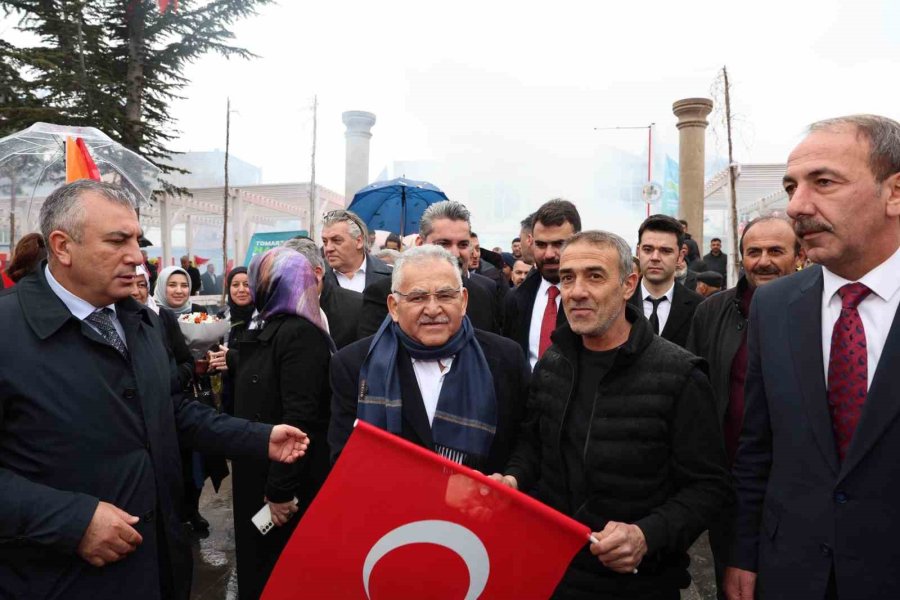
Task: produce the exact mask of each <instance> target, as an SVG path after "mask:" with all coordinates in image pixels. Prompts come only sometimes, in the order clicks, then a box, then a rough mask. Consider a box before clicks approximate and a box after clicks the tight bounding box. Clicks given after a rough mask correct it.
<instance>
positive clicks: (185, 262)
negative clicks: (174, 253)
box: [181, 254, 203, 296]
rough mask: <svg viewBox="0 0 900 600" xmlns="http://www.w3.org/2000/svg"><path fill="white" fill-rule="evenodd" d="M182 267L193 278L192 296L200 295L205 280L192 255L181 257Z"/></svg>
mask: <svg viewBox="0 0 900 600" xmlns="http://www.w3.org/2000/svg"><path fill="white" fill-rule="evenodd" d="M181 268H182V269H184V270H185V271H187V274H188V276H189V277H190V278H191V296H198V295H199V294H200V288H202V287H203V280H202V279H201V278H200V269H198V268H197V267H195V266H194V264H193V263H192V262H191V257H189V256H188V255H187V254H185V255H184V256H182V257H181Z"/></svg>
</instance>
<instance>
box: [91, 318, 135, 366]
mask: <svg viewBox="0 0 900 600" xmlns="http://www.w3.org/2000/svg"><path fill="white" fill-rule="evenodd" d="M111 313H112V309H110V308H100V309H97V310H95V311H94V312H92V313H91V314H89V315H88V316H87V318H86V319H85V321H87V322H88V323H90V324H91V325H93V326H94V327H95V328H96V329H97V331H99V332H100V335H102V336H103V339H105V340H106V341H107V342H109V343H110V345H112V347H113V348H115V349H116V350H118V351H119V354H121V355H122V356H124V357H125V358H126V359H127V358H128V349H127V348H126V347H125V342H123V341H122V338H121V337H119V332H118V331H116V326H115V325H113V322H112V317H111V316H110V314H111Z"/></svg>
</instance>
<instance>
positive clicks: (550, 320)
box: [503, 199, 581, 369]
mask: <svg viewBox="0 0 900 600" xmlns="http://www.w3.org/2000/svg"><path fill="white" fill-rule="evenodd" d="M531 225H532V233H531V236H530V240H531V244H530V245H531V250H532V252H533V254H534V264H535V266H536V267H537V268H536V269H535V270H534V271H532V272H531V274H530V275H528V277H526V278H525V281H524V282H522V285H520V286H519V287H517V288H516V289H514V290H512V291H510V293H509V294H507V295H506V303H505V305H504V311H503V312H504V325H503V335H505V336H506V337H508V338H510V339H511V340H514V341H516V342H518V343H519V345H520V346H521V347H522V350H523V351H524V352H525V356H527V357H528V361H529V363H530V364H531V368H532V369H533V368H534V365H535V364H536V363H537V361H538V359H539V358H540V357H541V355H542V354H543V353H544V351H545V350H546V349H547V348H549V347H550V334H551V333H553V330H554V329H556V327H557V326H559V325H561V324H563V323H565V322H566V313H565V311H564V310H563V307H562V303H561V302H560V300H559V255H560V252H561V250H562V246H563V243H564V242H565V241H566V240H567V239H568V238H570V237H571V236H572V235H574V234H576V233H578V232H579V231H581V216H580V215H579V214H578V209H576V208H575V205H574V204H572V203H571V202H569V201H568V200H562V199H555V200H550V201H549V202H546V203H544V205H543V206H541V207H540V208H539V209H538V210H537V212H536V213H534V217H533V219H532V222H531Z"/></svg>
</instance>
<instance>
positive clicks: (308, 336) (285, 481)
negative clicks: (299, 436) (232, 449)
mask: <svg viewBox="0 0 900 600" xmlns="http://www.w3.org/2000/svg"><path fill="white" fill-rule="evenodd" d="M248 274H249V277H250V291H251V293H252V295H253V305H254V307H255V308H256V311H257V314H256V316H255V317H254V320H253V323H252V324H251V327H250V329H249V330H248V331H247V332H246V333H245V334H244V336H243V337H242V339H241V341H240V344H239V347H238V352H237V356H238V361H237V369H236V371H237V372H236V380H235V403H234V413H235V416H236V417H243V418H245V419H250V420H253V421H259V422H262V423H288V424H290V425H295V426H297V427H300V428H301V429H302V430H303V431H305V432H307V433H308V434H309V439H310V444H309V449H308V450H307V452H306V455H305V456H304V457H303V458H301V459H300V460H298V461H297V462H296V463H294V464H292V465H281V464H274V463H269V462H265V461H254V460H247V459H242V460H234V461H233V462H232V471H233V477H234V480H233V485H234V534H235V545H236V551H237V574H238V592H239V595H240V598H241V599H242V600H243V599H249V598H254V599H255V598H259V596H260V594H261V593H262V590H263V586H264V585H265V583H266V580H267V579H268V578H269V574H270V573H271V571H272V568H273V567H274V566H275V561H276V560H277V559H278V556H279V555H280V554H281V550H282V549H283V548H284V545H285V544H286V543H287V541H288V539H289V538H290V536H291V533H292V532H293V530H294V527H295V526H296V524H297V521H298V520H299V517H300V515H301V514H302V513H303V511H304V510H305V509H306V507H307V506H309V503H310V502H311V501H312V499H313V497H314V496H315V494H316V492H317V491H318V490H319V487H321V485H322V483H323V482H324V481H325V477H326V476H327V475H328V470H329V467H330V461H329V458H328V455H329V452H328V444H327V443H326V433H327V429H328V421H329V417H330V401H331V388H330V386H329V382H328V365H329V362H330V360H331V353H332V352H333V351H334V344H333V342H332V341H331V338H330V337H329V335H328V333H327V329H326V326H325V323H324V321H323V319H322V313H321V311H320V310H319V294H318V289H317V281H316V275H315V272H314V271H313V268H312V266H311V265H310V264H309V262H308V261H307V260H306V258H304V257H303V255H301V254H300V253H298V252H296V251H294V250H290V249H288V248H274V249H272V250H269V251H268V252H266V253H265V254H262V255H258V256H256V257H254V258H253V260H252V261H251V262H250V267H249V270H248ZM295 499H296V503H295ZM265 504H268V507H269V509H270V511H271V513H272V522H273V523H274V524H275V525H276V527H274V528H273V529H272V530H271V531H269V532H268V533H267V534H266V535H260V532H259V531H258V530H257V529H256V528H255V526H254V525H253V523H252V522H251V518H252V517H253V515H255V514H256V513H257V512H258V511H259V510H260V509H261V508H262V507H263V506H264V505H265Z"/></svg>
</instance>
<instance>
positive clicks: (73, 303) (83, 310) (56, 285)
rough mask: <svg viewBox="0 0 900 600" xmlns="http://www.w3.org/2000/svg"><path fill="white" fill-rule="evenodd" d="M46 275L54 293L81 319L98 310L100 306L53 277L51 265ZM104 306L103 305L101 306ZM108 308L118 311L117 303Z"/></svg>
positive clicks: (46, 270) (45, 271)
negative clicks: (84, 298)
mask: <svg viewBox="0 0 900 600" xmlns="http://www.w3.org/2000/svg"><path fill="white" fill-rule="evenodd" d="M44 275H46V276H47V284H48V285H49V286H50V289H51V290H53V293H54V294H56V295H57V296H58V297H59V299H60V300H62V302H63V304H65V305H66V308H68V309H69V312H70V313H72V315H74V316H75V318H76V319H78V320H79V321H84V320H85V319H86V318H88V316H90V315H91V314H92V313H93V312H94V311H96V310H97V308H98V307H96V306H94V305H93V304H91V303H90V302H88V301H87V300H82V299H81V298H79V297H78V296H76V295H75V294H73V293H72V292H70V291H69V290H67V289H66V288H64V287H63V286H62V284H61V283H60V282H58V281H57V280H56V278H55V277H53V273H51V272H50V266H49V265H46V266H45V267H44ZM100 308H103V307H100ZM106 308H110V309H112V311H113V313H115V312H116V305H115V304H109V305H107V306H106Z"/></svg>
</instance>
